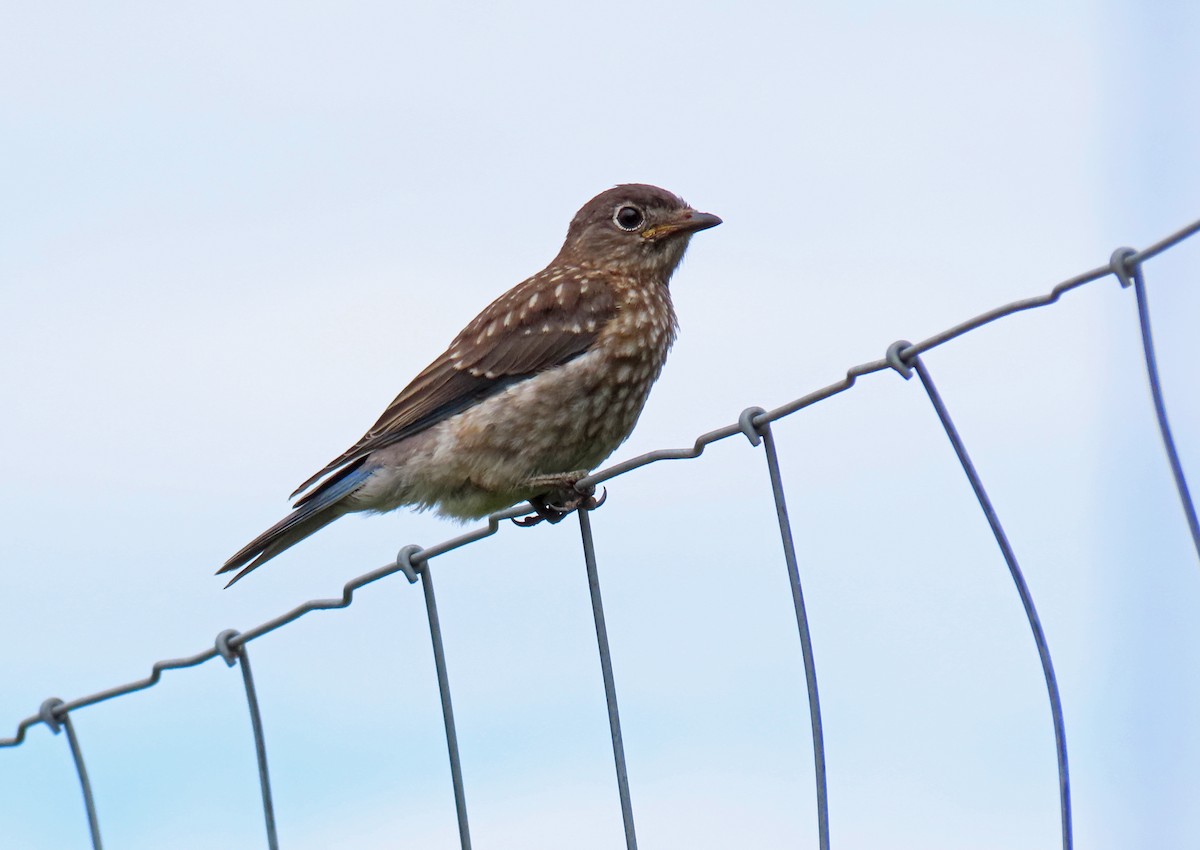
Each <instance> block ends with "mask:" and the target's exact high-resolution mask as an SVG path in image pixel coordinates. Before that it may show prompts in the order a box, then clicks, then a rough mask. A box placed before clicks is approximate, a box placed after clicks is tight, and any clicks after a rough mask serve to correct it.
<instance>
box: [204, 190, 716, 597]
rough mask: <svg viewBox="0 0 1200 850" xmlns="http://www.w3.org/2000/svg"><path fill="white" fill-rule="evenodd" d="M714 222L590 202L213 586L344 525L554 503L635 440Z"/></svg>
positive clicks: (606, 196)
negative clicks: (350, 520) (546, 260)
mask: <svg viewBox="0 0 1200 850" xmlns="http://www.w3.org/2000/svg"><path fill="white" fill-rule="evenodd" d="M719 223H720V219H719V218H717V217H716V216H713V215H709V214H707V213H698V212H696V211H695V210H693V209H692V208H691V207H689V206H688V205H687V204H685V203H684V202H683V201H682V200H681V199H680V198H678V197H676V196H675V195H673V194H671V193H670V192H667V191H665V190H663V189H659V188H657V187H654V186H646V185H641V184H629V185H624V186H617V187H615V188H613V189H609V190H608V191H607V192H603V193H601V194H600V195H597V196H596V197H595V198H593V199H592V200H591V201H589V202H588V203H587V204H585V205H584V206H583V208H582V209H581V210H580V211H579V212H578V213H577V214H576V215H575V217H574V219H572V221H571V225H570V228H569V229H568V232H567V238H566V241H565V242H564V243H563V247H562V250H560V251H559V253H558V256H557V257H555V259H554V260H553V261H552V262H551V263H550V265H548V266H547V267H546V268H545V269H543V270H542V271H540V272H538V273H537V274H536V275H534V276H533V277H530V278H528V279H526V280H525V281H523V282H521V283H519V284H517V286H515V287H513V288H512V289H510V290H509V291H508V292H506V293H505V294H503V295H501V296H500V297H499V298H497V299H496V300H495V301H493V302H492V303H491V304H490V305H488V306H487V307H486V308H485V309H484V310H483V312H481V313H480V314H479V315H478V316H476V317H475V318H474V319H473V320H472V321H471V322H470V323H469V324H468V325H467V326H466V327H465V328H464V329H463V330H462V332H460V333H459V334H458V336H457V337H455V339H454V341H453V342H451V344H450V347H449V348H448V349H447V350H446V351H445V352H444V353H443V354H442V355H441V356H440V357H438V358H437V359H436V360H435V361H434V362H433V363H431V364H430V365H429V366H428V367H426V368H425V370H424V371H422V372H421V373H420V374H419V375H417V377H416V378H415V379H414V380H413V381H412V383H410V384H409V385H408V386H407V387H405V388H404V390H403V391H402V392H401V393H400V395H398V396H397V397H396V399H395V400H394V401H393V402H392V403H391V404H390V405H389V406H388V408H387V409H386V410H385V411H384V412H383V415H382V416H380V418H379V421H378V422H376V423H375V425H374V426H373V427H372V428H371V429H370V430H369V431H368V432H367V433H366V434H365V435H364V436H363V437H362V439H361V440H359V441H358V442H357V443H355V444H354V445H353V446H351V447H350V448H349V449H347V450H346V451H345V452H343V453H342V454H341V455H339V456H338V457H337V458H335V459H334V460H333V461H331V462H330V463H329V464H328V465H327V466H325V468H324V469H322V470H321V471H320V472H318V473H316V474H315V475H313V476H312V477H311V478H309V479H308V480H307V481H305V482H304V484H302V485H301V486H300V487H299V489H298V490H297V491H296V492H295V493H293V494H292V495H293V496H296V495H298V494H300V493H302V492H304V491H305V490H309V488H310V487H311V488H313V489H311V490H310V492H308V493H307V494H306V495H304V496H302V497H301V498H300V500H299V501H298V502H297V503H296V508H295V510H294V511H293V512H292V514H290V515H289V516H288V517H286V518H285V519H283V520H282V521H280V522H279V523H277V524H276V525H275V526H273V527H272V528H270V529H268V530H267V531H266V532H264V533H263V534H262V535H260V536H259V537H258V538H256V539H255V540H254V541H252V542H251V543H250V544H249V545H247V546H246V547H245V548H243V549H242V550H241V551H239V552H238V553H237V554H236V555H234V556H233V557H232V558H230V559H229V561H228V562H227V563H226V564H225V565H224V566H223V567H222V568H221V570H220V571H219V572H227V571H231V570H235V569H238V568H241V571H240V572H239V573H238V574H237V575H236V576H234V579H233V581H236V580H237V579H239V578H241V577H242V576H243V575H245V574H246V573H247V572H249V571H250V570H252V569H254V568H255V567H257V566H258V565H259V564H261V563H263V562H264V561H266V560H269V559H270V558H272V557H274V556H275V555H277V554H279V553H280V552H282V551H283V550H284V549H286V548H288V547H289V546H291V545H293V544H295V543H296V542H298V541H299V540H301V539H303V538H304V537H307V536H308V535H309V534H312V533H313V532H314V531H316V530H318V529H319V528H321V527H323V526H325V525H327V524H328V523H330V522H332V521H333V520H334V519H337V518H338V517H340V516H342V515H343V514H345V513H349V512H353V511H389V510H393V509H394V508H397V507H400V506H402V505H415V506H418V507H420V508H435V509H436V510H437V511H438V512H439V513H442V514H444V515H447V516H451V517H455V518H459V519H469V518H474V517H480V516H484V515H486V514H488V513H491V512H492V511H495V510H499V509H501V508H505V507H508V506H509V505H512V504H515V503H517V502H520V501H523V500H535V504H536V503H537V500H542V499H544V498H546V497H549V496H551V495H554V494H558V493H559V492H560V491H562V490H563V489H565V485H566V484H568V483H569V478H570V476H572V475H576V476H577V475H579V474H581V473H582V472H584V471H586V470H590V469H592V468H594V467H595V466H597V465H598V464H599V463H600V462H601V461H603V460H604V459H605V458H606V457H608V455H609V454H611V453H612V452H613V450H614V449H616V448H617V446H619V445H620V444H621V443H622V442H623V441H624V440H625V438H626V437H628V436H629V434H630V432H631V431H632V430H633V426H634V424H635V423H636V422H637V418H638V416H639V414H640V413H641V411H642V407H643V406H644V405H645V403H646V398H647V396H648V395H649V393H650V387H651V386H652V385H653V384H654V381H655V380H656V379H657V378H658V375H659V373H660V372H661V371H662V367H663V363H664V362H665V361H666V357H667V352H668V350H669V349H670V347H671V344H672V343H673V342H674V340H675V331H676V323H675V312H674V309H673V307H672V305H671V296H670V291H669V289H668V282H669V281H670V278H671V274H672V273H673V272H674V271H675V268H676V267H677V266H678V265H679V261H680V260H681V259H682V258H683V254H684V251H685V250H686V248H687V243H688V240H689V239H690V237H691V235H692V233H694V232H696V231H697V230H702V229H705V228H708V227H712V226H714V225H716V224H719ZM322 479H324V480H322ZM317 482H320V483H319V484H318V483H317ZM549 482H558V486H557V487H556V486H555V485H554V484H551V483H549ZM314 485H316V486H315V487H314ZM233 581H231V582H230V584H232V583H233Z"/></svg>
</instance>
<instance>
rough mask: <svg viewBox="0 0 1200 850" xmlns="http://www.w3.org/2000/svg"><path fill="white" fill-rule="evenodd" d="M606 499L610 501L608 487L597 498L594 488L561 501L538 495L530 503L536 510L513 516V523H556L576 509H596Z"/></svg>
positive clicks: (523, 524) (525, 526) (529, 525)
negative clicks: (553, 500) (550, 500)
mask: <svg viewBox="0 0 1200 850" xmlns="http://www.w3.org/2000/svg"><path fill="white" fill-rule="evenodd" d="M606 501H608V488H602V489H601V491H600V497H599V498H596V492H595V490H593V491H592V492H590V493H580V494H578V495H577V496H576V497H574V498H571V499H567V500H565V501H563V502H561V503H551V502H548V501H546V499H545V497H543V496H538V497H537V498H534V499H530V500H529V505H530V507H532V508H533V510H534V512H533V513H531V514H528V515H527V516H523V517H513V524H514V525H519V526H521V527H522V528H530V527H532V526H535V525H538V524H539V523H542V522H548V523H550V524H551V525H554V524H556V523H559V522H562V521H563V520H564V519H566V518H567V517H568V516H570V515H571V514H573V513H574V512H575V511H594V510H596V508H598V507H600V506H601V505H603V504H604V503H605V502H606Z"/></svg>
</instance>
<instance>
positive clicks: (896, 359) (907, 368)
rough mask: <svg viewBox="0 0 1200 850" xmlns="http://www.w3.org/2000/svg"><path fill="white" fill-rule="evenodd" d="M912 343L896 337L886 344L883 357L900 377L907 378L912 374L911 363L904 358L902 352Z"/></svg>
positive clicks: (911, 345)
mask: <svg viewBox="0 0 1200 850" xmlns="http://www.w3.org/2000/svg"><path fill="white" fill-rule="evenodd" d="M912 347H913V344H912V343H911V342H909V341H908V340H906V339H898V340H896V341H895V342H893V343H892V344H891V345H889V346H888V350H887V354H886V355H885V357H884V359H885V360H887V364H888V365H889V366H891V367H892V368H893V369H895V370H896V371H897V372H899V373H900V377H902V378H903V379H904V380H906V381H907V380H908V379H909V378H911V377H912V376H913V370H912V364H910V363H909V362H908V359H907V358H905V356H904V352H905V351H907V350H908V349H910V348H912Z"/></svg>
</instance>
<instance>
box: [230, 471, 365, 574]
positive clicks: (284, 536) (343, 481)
mask: <svg viewBox="0 0 1200 850" xmlns="http://www.w3.org/2000/svg"><path fill="white" fill-rule="evenodd" d="M369 475H370V473H369V472H368V471H365V470H362V469H357V470H354V472H353V473H352V474H349V475H345V476H339V477H338V478H337V479H334V480H331V481H329V482H328V486H326V487H323V488H322V489H320V490H317V491H315V492H313V493H311V494H310V495H309V496H306V497H305V498H304V499H302V500H301V503H300V504H299V505H297V506H296V509H295V510H293V511H292V512H291V513H290V514H288V515H287V516H286V517H284V518H283V519H281V520H280V521H279V522H277V523H275V524H274V525H273V526H271V527H270V528H268V529H267V530H266V531H264V532H263V533H262V534H260V535H258V537H255V538H254V539H253V540H251V541H250V542H249V543H247V544H246V545H245V546H243V547H242V548H241V549H240V550H238V552H237V554H236V555H234V556H233V557H232V558H230V559H229V560H228V561H226V562H225V565H224V566H223V567H221V569H219V570H217V575H220V574H222V573H228V572H232V571H233V570H237V569H238V568H239V567H240V568H241V569H240V570H239V571H238V573H237V575H235V576H234V577H233V578H231V579H230V580H229V584H226V585H225V586H226V587H229V586H230V585H232V584H233V583H234V582H235V581H238V580H239V579H241V578H242V577H243V576H244V575H246V574H247V573H248V572H250V571H251V570H254V569H256V568H258V567H260V566H262V565H263V564H265V563H266V562H267V561H269V560H271V559H272V558H274V557H275V556H276V555H278V554H279V553H280V552H283V551H285V550H286V549H290V548H291V547H292V546H295V545H296V544H297V543H299V542H300V541H301V540H303V539H304V538H305V537H308V536H309V535H310V534H315V533H316V532H318V531H320V530H321V529H322V528H324V527H325V526H327V525H329V523H331V522H333V521H334V520H335V519H337V518H338V517H341V516H344V515H345V514H347V513H349V512H350V510H351V509H350V508H348V507H347V506H346V504H345V502H344V500H345V498H346V496H348V495H350V493H352V492H354V491H355V490H357V489H358V488H359V486H360V485H361V484H362V483H363V481H364V480H365V479H366V478H367V477H368V476H369Z"/></svg>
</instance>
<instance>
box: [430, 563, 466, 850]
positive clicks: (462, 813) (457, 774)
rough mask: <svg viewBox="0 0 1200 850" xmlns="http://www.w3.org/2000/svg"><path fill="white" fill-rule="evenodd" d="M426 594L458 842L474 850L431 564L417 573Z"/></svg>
mask: <svg viewBox="0 0 1200 850" xmlns="http://www.w3.org/2000/svg"><path fill="white" fill-rule="evenodd" d="M417 573H418V575H420V577H421V590H422V591H423V592H424V594H425V614H426V617H427V618H428V620H429V639H430V641H431V642H432V644H433V664H434V667H435V668H436V670H437V681H438V696H439V697H440V698H441V702H442V724H443V725H444V726H445V727H446V752H447V754H448V755H449V757H450V784H451V786H452V787H453V789H454V813H455V816H456V817H457V818H458V841H459V844H460V845H461V846H462V850H471V826H470V823H469V822H468V820H467V792H466V789H465V788H464V787H463V777H462V759H461V757H460V756H459V754H458V732H457V729H456V727H455V725H454V706H453V705H452V704H451V702H450V675H449V673H448V672H447V671H446V648H445V646H443V644H442V621H441V619H440V618H439V617H438V610H437V598H436V597H435V596H434V594H433V573H432V571H431V570H430V569H429V564H428V563H425V564H422V565H421V567H420V569H419V570H418V571H417Z"/></svg>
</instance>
